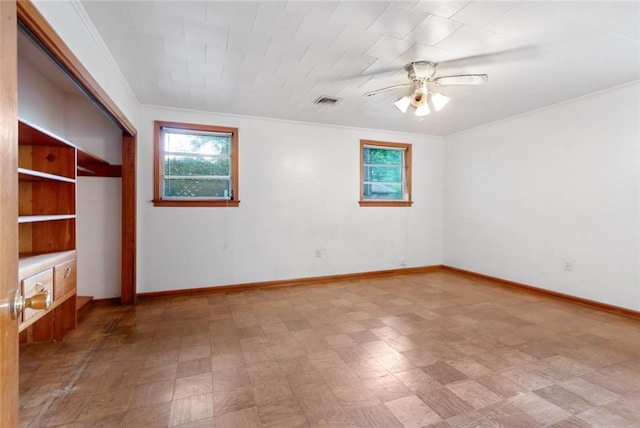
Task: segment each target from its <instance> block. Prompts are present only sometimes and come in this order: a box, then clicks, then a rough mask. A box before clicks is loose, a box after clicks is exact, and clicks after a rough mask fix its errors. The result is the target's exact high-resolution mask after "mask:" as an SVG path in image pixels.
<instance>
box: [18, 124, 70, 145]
mask: <svg viewBox="0 0 640 428" xmlns="http://www.w3.org/2000/svg"><path fill="white" fill-rule="evenodd" d="M18 135H19V138H20V144H26V145H30V146H55V147H73V148H75V147H76V146H75V144H72V143H70V142H69V141H67V140H66V139H64V138H62V137H60V136H58V135H56V134H54V133H53V132H50V131H48V130H46V129H44V128H41V127H40V126H38V125H36V124H33V123H31V122H29V121H28V120H24V119H18Z"/></svg>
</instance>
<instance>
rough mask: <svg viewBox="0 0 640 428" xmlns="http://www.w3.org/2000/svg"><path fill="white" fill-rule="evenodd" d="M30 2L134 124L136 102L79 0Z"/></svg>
mask: <svg viewBox="0 0 640 428" xmlns="http://www.w3.org/2000/svg"><path fill="white" fill-rule="evenodd" d="M33 4H34V5H35V6H36V8H37V9H38V11H39V12H40V13H41V14H42V16H44V18H45V19H46V20H47V22H48V23H49V24H50V25H51V27H53V29H54V30H55V31H56V33H58V35H59V36H60V37H61V38H62V39H63V40H64V42H65V44H66V45H67V46H68V47H69V49H71V51H72V52H73V54H74V55H75V56H76V57H77V58H78V59H79V60H80V62H81V63H82V65H83V66H84V67H85V68H86V69H87V70H88V71H89V73H90V74H91V75H92V76H93V78H94V79H96V81H97V82H98V84H99V85H100V86H101V87H102V89H104V90H105V92H106V93H107V94H109V97H111V99H112V100H113V101H114V102H115V103H116V105H117V106H118V107H119V108H120V110H122V112H123V113H124V115H125V116H126V117H127V118H128V119H129V120H130V121H131V122H132V123H133V125H134V126H135V124H136V118H137V117H136V116H137V113H138V102H137V100H136V98H135V96H134V95H133V92H132V91H131V88H130V87H129V85H128V84H127V83H126V81H125V79H124V78H123V76H122V73H121V72H120V69H119V68H118V67H117V65H116V64H115V62H114V60H113V57H112V56H111V54H110V53H109V51H108V49H107V48H106V47H105V45H104V42H103V40H102V38H100V36H99V35H98V33H97V31H96V30H95V27H94V25H93V23H92V22H91V20H90V19H89V17H88V16H87V14H86V12H85V10H84V8H83V7H82V4H81V2H79V1H77V0H56V1H50V0H34V1H33Z"/></svg>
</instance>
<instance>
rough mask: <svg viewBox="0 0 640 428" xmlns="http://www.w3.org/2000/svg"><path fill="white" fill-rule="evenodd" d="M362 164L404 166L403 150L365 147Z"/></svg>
mask: <svg viewBox="0 0 640 428" xmlns="http://www.w3.org/2000/svg"><path fill="white" fill-rule="evenodd" d="M363 150H364V163H365V164H373V165H402V164H404V162H403V158H404V150H395V149H377V148H372V147H365V148H364V149H363Z"/></svg>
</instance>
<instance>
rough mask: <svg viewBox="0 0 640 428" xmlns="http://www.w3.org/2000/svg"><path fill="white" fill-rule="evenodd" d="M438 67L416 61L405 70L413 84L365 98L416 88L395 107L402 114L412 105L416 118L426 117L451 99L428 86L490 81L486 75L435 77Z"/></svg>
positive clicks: (367, 95)
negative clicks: (401, 89) (432, 110)
mask: <svg viewBox="0 0 640 428" xmlns="http://www.w3.org/2000/svg"><path fill="white" fill-rule="evenodd" d="M437 65H438V64H437V63H435V62H431V61H415V62H412V63H409V64H407V65H406V66H405V70H407V76H408V77H409V80H411V83H402V84H399V85H393V86H388V87H386V88H381V89H376V90H375V91H370V92H367V93H365V94H364V96H365V97H370V96H372V95H375V94H379V93H380V92H385V91H390V90H392V89H397V88H404V87H407V86H413V87H415V90H414V92H413V94H411V95H410V96H404V97H402V98H400V99H399V100H397V101H396V102H395V103H394V105H395V106H396V107H397V108H398V110H400V111H401V112H402V113H406V112H407V110H408V109H409V106H410V105H412V106H413V107H415V109H416V110H415V115H416V116H426V115H428V114H429V113H431V108H433V109H434V110H435V111H440V110H442V108H443V107H444V106H445V105H447V103H448V102H449V97H447V96H446V95H443V94H441V93H439V92H434V91H431V90H429V87H428V85H433V86H445V85H483V84H484V83H486V82H487V80H488V76H487V75H486V74H458V75H452V76H440V77H434V76H435V74H436V66H437Z"/></svg>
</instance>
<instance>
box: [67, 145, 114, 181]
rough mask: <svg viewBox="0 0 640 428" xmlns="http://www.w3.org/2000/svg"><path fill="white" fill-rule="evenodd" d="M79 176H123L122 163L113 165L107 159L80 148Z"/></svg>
mask: <svg viewBox="0 0 640 428" xmlns="http://www.w3.org/2000/svg"><path fill="white" fill-rule="evenodd" d="M77 173H78V176H80V177H122V165H111V164H110V163H109V162H107V161H106V160H104V159H102V158H99V157H98V156H96V155H93V154H91V153H88V152H85V151H84V150H82V149H80V148H78V172H77Z"/></svg>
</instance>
